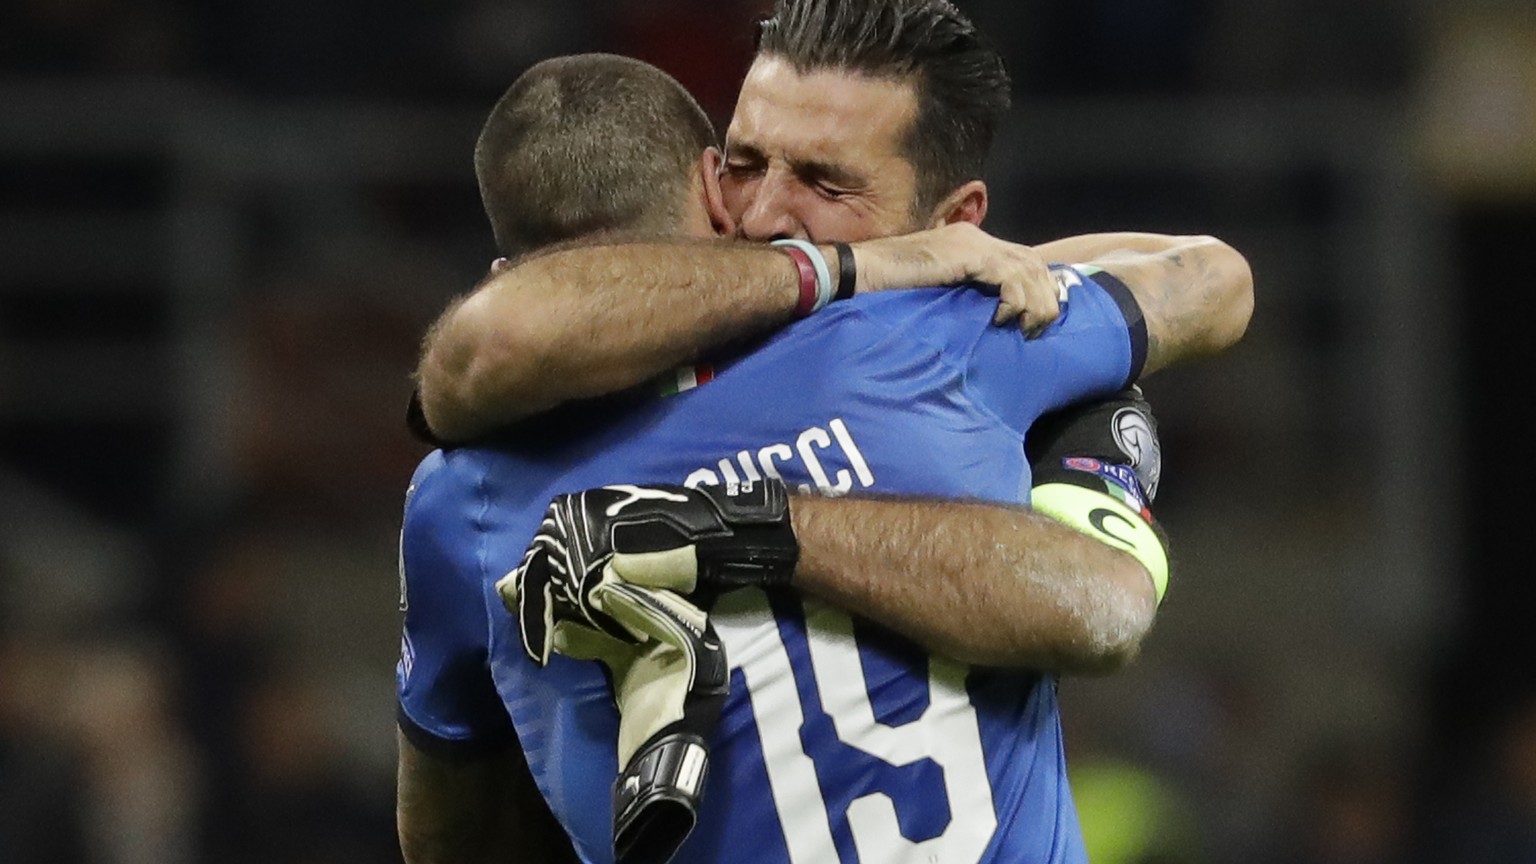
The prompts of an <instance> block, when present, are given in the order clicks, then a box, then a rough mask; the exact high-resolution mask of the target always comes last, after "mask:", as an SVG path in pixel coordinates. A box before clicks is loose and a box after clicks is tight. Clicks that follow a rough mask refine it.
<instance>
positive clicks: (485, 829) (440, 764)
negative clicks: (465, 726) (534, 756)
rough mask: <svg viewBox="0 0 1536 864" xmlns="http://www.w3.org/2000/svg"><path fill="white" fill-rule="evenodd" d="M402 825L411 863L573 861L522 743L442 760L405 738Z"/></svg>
mask: <svg viewBox="0 0 1536 864" xmlns="http://www.w3.org/2000/svg"><path fill="white" fill-rule="evenodd" d="M399 745H400V770H399V777H398V786H397V790H396V795H397V798H396V824H397V828H398V830H399V834H400V850H401V853H402V854H403V856H404V858H405V861H406V864H505V862H511V861H522V862H529V864H567V862H574V861H575V860H576V858H575V855H574V854H573V853H572V852H571V846H570V841H569V840H568V839H567V838H566V837H565V835H564V834H563V833H561V832H560V830H559V828H558V827H557V826H555V825H554V817H552V816H550V815H549V811H548V809H547V808H545V806H544V803H543V801H542V799H540V798H538V792H537V790H536V789H534V787H533V785H532V783H533V781H532V778H530V777H528V776H527V774H528V768H527V766H526V765H525V764H524V763H523V760H522V758H521V756H520V754H519V753H518V752H517V751H516V750H515V748H514V749H511V750H509V751H507V752H506V753H504V754H500V755H497V756H491V757H487V758H484V759H478V760H473V761H457V760H454V761H450V760H444V759H439V758H437V757H435V756H431V755H428V754H426V753H423V752H422V751H420V750H418V749H416V748H415V747H414V746H412V745H411V743H410V742H409V741H407V740H406V739H405V737H404V736H400V739H399Z"/></svg>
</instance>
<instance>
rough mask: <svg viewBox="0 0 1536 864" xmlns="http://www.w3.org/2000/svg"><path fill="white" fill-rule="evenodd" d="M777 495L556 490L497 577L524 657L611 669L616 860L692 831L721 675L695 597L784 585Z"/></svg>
mask: <svg viewBox="0 0 1536 864" xmlns="http://www.w3.org/2000/svg"><path fill="white" fill-rule="evenodd" d="M786 495H787V493H786V490H785V488H784V485H783V483H782V482H780V481H778V480H766V481H759V482H757V483H754V484H751V485H746V484H742V485H737V486H730V487H708V488H704V489H689V488H686V487H682V486H672V485H655V486H631V485H620V486H607V487H603V488H601V489H590V490H587V491H585V492H578V493H574V494H569V495H561V496H559V497H557V498H556V499H555V500H554V501H553V502H551V504H550V506H549V509H548V510H547V511H546V513H545V518H544V522H543V524H542V525H541V526H540V528H539V532H538V534H537V535H535V537H534V539H533V542H532V544H531V545H530V546H529V549H528V552H527V554H526V555H525V556H524V558H523V562H522V564H521V565H520V566H519V567H518V568H517V569H516V570H514V571H513V572H512V573H509V574H507V576H506V577H504V578H503V579H502V580H501V581H500V582H498V583H497V585H496V588H497V591H498V593H499V594H500V595H501V598H502V602H503V604H504V605H505V606H506V607H507V609H508V611H510V612H511V613H512V614H513V615H514V616H515V617H516V619H517V622H518V630H519V632H520V634H521V638H522V640H523V648H524V650H525V651H526V652H527V654H528V656H529V657H531V658H532V659H533V660H534V661H535V662H537V663H539V664H540V665H544V664H546V663H548V661H549V657H550V654H551V653H559V654H563V655H565V656H568V657H572V658H574V659H594V660H600V661H602V662H603V663H604V664H605V665H606V666H607V667H608V670H609V672H610V675H611V678H612V681H613V685H614V695H615V700H616V701H617V703H618V707H619V715H620V720H619V742H618V751H619V752H618V756H619V765H620V773H619V776H618V779H617V780H616V781H615V783H614V787H613V799H614V800H613V811H614V850H615V860H616V861H617V862H619V864H653V862H654V864H660V862H665V861H666V860H668V859H669V858H670V857H671V856H672V854H673V853H674V852H676V850H677V848H678V847H679V846H681V845H682V842H683V841H684V840H685V839H686V838H687V836H688V834H689V833H690V832H691V831H692V829H693V825H694V824H695V821H696V819H697V815H698V806H699V800H700V797H701V796H702V794H703V786H704V778H705V776H706V772H707V768H708V761H709V751H708V744H707V739H708V736H709V733H710V731H711V730H712V729H713V728H714V724H715V722H716V721H717V719H718V717H719V712H720V706H721V705H722V704H723V702H724V699H725V696H726V693H727V690H728V685H729V680H730V679H729V671H728V668H727V664H726V658H725V653H724V651H723V649H722V647H721V645H720V641H719V638H718V637H717V636H716V634H715V631H714V628H713V626H712V625H711V624H710V622H709V619H708V616H707V615H706V614H705V612H704V611H703V610H702V608H701V606H707V604H708V602H709V601H710V600H712V598H713V596H714V595H716V594H718V593H721V592H724V591H728V590H731V589H734V588H741V587H747V586H760V587H773V586H779V585H785V584H788V582H789V577H790V574H791V573H792V572H793V570H794V566H795V562H796V561H797V560H798V558H799V545H798V543H796V541H795V537H794V532H793V530H792V529H791V527H790V522H789V508H788V501H787V497H786ZM683 594H688V595H691V596H693V597H694V598H695V599H697V600H698V601H699V602H698V603H697V604H696V603H695V602H690V599H687V598H685V597H683V596H681V595H683Z"/></svg>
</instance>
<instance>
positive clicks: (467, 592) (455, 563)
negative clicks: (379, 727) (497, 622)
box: [395, 452, 514, 755]
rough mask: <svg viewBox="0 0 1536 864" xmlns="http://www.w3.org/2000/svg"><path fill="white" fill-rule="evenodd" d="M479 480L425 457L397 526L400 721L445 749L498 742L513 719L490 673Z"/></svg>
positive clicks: (436, 456) (509, 735)
mask: <svg viewBox="0 0 1536 864" xmlns="http://www.w3.org/2000/svg"><path fill="white" fill-rule="evenodd" d="M484 506H485V504H484V502H483V501H482V500H480V495H479V493H478V490H477V487H476V486H475V485H474V484H472V483H469V482H465V481H464V479H463V478H461V477H456V476H455V475H454V471H453V470H450V469H448V468H447V467H446V466H445V465H444V461H443V457H442V454H441V452H436V453H433V454H432V455H431V456H428V457H427V459H426V460H425V461H423V462H422V464H421V466H420V467H419V468H417V470H416V476H414V477H413V478H411V486H410V489H408V490H407V492H406V505H405V520H404V523H403V525H402V527H401V531H400V607H401V611H402V612H403V613H404V624H403V628H402V634H401V640H400V663H399V665H398V666H397V667H396V669H395V687H396V695H397V696H398V698H399V717H398V720H399V724H400V730H401V732H402V733H404V734H405V736H406V737H407V738H408V739H409V740H410V741H411V743H412V744H414V745H416V746H417V747H418V748H421V749H423V750H427V751H431V752H438V753H445V754H447V755H453V754H456V753H458V754H462V753H473V752H480V751H485V750H491V749H496V748H500V747H504V746H506V745H507V744H509V743H511V742H512V741H513V740H514V737H513V734H514V733H513V731H512V722H511V719H510V718H509V717H508V716H507V712H506V708H505V707H504V706H503V704H502V701H501V698H500V696H499V695H498V694H497V692H496V688H495V684H494V683H493V681H492V679H491V671H490V665H489V661H488V650H487V647H486V645H487V642H488V640H489V634H490V623H489V620H488V616H487V613H486V605H485V604H486V600H485V588H484V584H485V581H484V578H483V574H482V568H481V566H480V563H479V562H480V558H481V555H480V546H481V541H480V539H479V538H478V537H477V536H476V534H477V531H476V528H475V525H476V519H475V515H476V513H477V512H478V511H479V508H482V507H484Z"/></svg>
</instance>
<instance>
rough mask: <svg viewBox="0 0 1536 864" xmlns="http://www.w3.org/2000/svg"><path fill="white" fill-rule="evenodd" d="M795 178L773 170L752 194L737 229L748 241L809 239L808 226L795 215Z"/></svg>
mask: <svg viewBox="0 0 1536 864" xmlns="http://www.w3.org/2000/svg"><path fill="white" fill-rule="evenodd" d="M794 184H795V181H794V178H793V177H790V176H789V175H788V173H787V172H784V171H782V170H779V169H777V168H770V169H769V170H768V171H767V172H765V173H764V175H763V177H762V179H761V180H759V181H758V182H757V184H756V185H755V187H754V188H753V189H752V191H751V193H750V194H751V199H750V200H749V201H748V202H747V207H746V209H745V210H743V211H742V214H741V224H740V225H739V226H738V227H737V230H738V231H739V232H740V234H741V236H742V237H744V238H746V239H748V240H757V241H760V242H766V241H770V240H783V239H785V238H790V237H794V238H799V239H801V240H804V239H807V235H806V231H805V226H804V225H802V224H801V223H800V220H799V219H797V218H796V217H795V215H794V206H793V205H794V191H795V190H794Z"/></svg>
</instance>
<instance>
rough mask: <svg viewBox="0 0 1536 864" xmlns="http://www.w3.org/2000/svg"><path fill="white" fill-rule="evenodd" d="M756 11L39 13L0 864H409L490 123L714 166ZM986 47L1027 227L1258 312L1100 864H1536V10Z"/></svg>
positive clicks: (1, 496)
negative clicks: (538, 85) (433, 401)
mask: <svg viewBox="0 0 1536 864" xmlns="http://www.w3.org/2000/svg"><path fill="white" fill-rule="evenodd" d="M766 5H767V4H766V3H765V2H758V0H708V2H705V0H669V2H665V3H661V2H638V0H625V2H621V0H442V2H435V3H415V2H404V0H382V2H380V0H374V2H366V3H365V2H361V0H325V2H315V0H263V2H251V0H238V2H234V0H232V2H226V3H197V4H194V3H186V2H177V0H131V2H130V0H11V2H7V3H6V4H4V9H3V10H0V862H5V864H55V862H57V864H66V862H70V864H72V862H90V864H141V862H142V864H149V862H154V864H194V862H210V864H215V862H216V864H223V862H236V864H238V862H252V864H255V862H262V864H267V862H295V864H301V862H343V861H344V862H348V864H360V862H388V861H398V860H399V853H398V851H397V848H396V845H395V839H394V830H393V794H394V779H393V766H394V725H393V724H394V720H393V666H394V659H395V655H396V651H397V644H398V621H397V610H396V590H397V583H396V575H395V574H396V566H395V556H396V549H395V547H396V532H397V530H398V518H399V509H400V505H401V501H402V494H403V490H404V488H405V485H406V481H407V480H408V478H409V476H410V473H411V470H412V468H413V466H414V464H415V462H416V461H417V460H418V459H419V458H420V457H421V456H423V455H425V452H426V451H425V448H423V447H422V446H420V445H418V444H417V443H415V442H414V441H412V440H411V439H410V438H409V437H408V435H407V433H406V431H405V427H404V424H403V416H404V409H405V404H406V400H407V397H408V395H409V393H410V389H411V384H410V381H409V373H410V371H411V369H412V366H413V361H414V359H415V353H416V348H417V345H418V340H419V338H420V335H421V333H422V331H423V330H424V328H425V327H426V325H427V324H428V323H429V322H430V321H431V320H432V318H433V317H434V315H435V313H436V312H437V311H438V310H439V309H440V308H441V307H442V306H443V305H444V304H445V303H446V302H447V301H448V300H449V299H450V298H451V297H452V296H454V295H455V294H458V293H461V292H463V291H465V290H467V289H468V288H469V287H470V286H471V285H473V284H474V282H475V281H476V280H477V278H478V277H479V276H480V275H481V273H482V272H483V270H484V268H485V266H486V264H487V263H488V262H489V260H490V259H491V258H492V257H493V255H494V250H493V247H492V242H491V237H490V232H489V230H488V229H487V228H486V226H485V224H484V221H483V215H482V213H481V210H480V204H479V200H478V197H477V194H476V191H475V187H474V178H473V174H472V168H471V161H470V154H471V149H472V146H473V142H474V139H475V135H476V134H477V132H478V129H479V123H480V120H481V118H482V117H483V115H484V113H485V112H486V111H487V110H488V109H489V107H490V105H491V104H492V102H493V101H494V100H495V98H496V97H497V96H498V95H500V93H501V91H502V90H503V89H504V88H505V87H506V86H507V85H508V84H509V83H510V82H511V81H512V79H513V78H514V77H515V76H516V75H517V74H518V73H519V72H521V71H522V70H523V69H524V68H526V67H527V66H528V65H529V64H531V63H532V62H535V61H537V60H539V59H541V58H543V57H547V56H550V55H553V54H559V53H567V52H574V51H590V50H603V51H612V52H618V53H624V54H631V55H634V56H638V57H641V58H643V59H646V60H650V61H652V62H654V63H656V64H658V65H660V66H661V67H662V68H664V69H666V70H668V71H669V72H671V73H673V74H674V75H676V76H677V77H678V78H679V79H680V80H681V81H683V82H684V83H685V84H686V85H687V86H688V87H689V88H690V89H691V90H692V91H693V92H694V93H695V94H696V95H697V96H698V97H699V99H700V101H701V103H703V104H704V106H705V107H706V109H707V110H708V111H709V112H710V113H711V115H712V116H714V117H715V118H716V119H717V121H718V122H720V123H721V126H722V129H723V125H724V121H725V119H726V118H727V117H728V116H729V112H730V110H731V107H732V100H733V97H734V93H735V89H736V87H737V85H738V83H739V81H740V77H741V74H742V73H743V71H744V70H745V67H746V63H747V61H748V58H749V56H750V50H751V49H750V39H749V33H750V26H749V25H750V21H751V20H752V18H753V16H754V15H756V14H757V13H758V12H760V11H762V10H763V9H764V8H765V7H766ZM960 5H961V7H962V8H963V9H965V10H966V11H968V12H969V13H970V14H971V15H972V16H973V17H974V18H975V19H976V21H977V22H978V23H979V24H980V25H981V26H982V27H983V28H984V29H986V30H987V31H989V32H990V33H991V35H992V36H993V37H994V38H995V39H996V40H997V41H998V43H999V44H1000V45H1001V46H1002V47H1003V49H1004V50H1005V52H1006V54H1007V55H1008V57H1009V60H1010V63H1011V68H1012V70H1013V73H1014V76H1015V79H1016V100H1015V103H1016V104H1015V108H1014V110H1013V113H1012V115H1011V117H1010V119H1009V123H1008V126H1007V128H1006V129H1005V130H1004V132H1003V135H1002V140H1001V141H1000V142H999V146H998V149H997V152H996V156H995V158H994V161H993V164H992V167H991V176H990V178H989V179H990V180H991V183H992V191H993V212H992V216H991V217H989V226H988V227H990V228H991V229H992V230H993V231H994V232H996V233H1000V234H1003V235H1006V236H1009V237H1010V238H1013V239H1017V240H1021V241H1024V242H1031V241H1043V240H1046V239H1051V238H1054V237H1058V236H1063V235H1066V234H1071V233H1077V232H1082V231H1093V230H1108V229H1138V230H1149V231H1164V232H1174V233H1212V234H1216V235H1218V236H1221V237H1222V238H1224V239H1226V240H1228V241H1230V242H1231V243H1233V244H1234V245H1236V246H1237V247H1238V248H1239V249H1240V250H1242V251H1243V252H1245V253H1246V254H1247V255H1248V257H1249V259H1250V261H1251V263H1252V265H1253V269H1254V272H1255V274H1256V279H1257V299H1258V305H1257V310H1256V313H1255V315H1254V319H1253V326H1252V328H1251V329H1250V331H1249V334H1248V336H1247V338H1246V339H1245V341H1244V342H1243V343H1241V344H1240V345H1239V346H1238V347H1237V348H1236V349H1235V350H1233V351H1232V352H1230V353H1229V354H1228V355H1226V356H1225V357H1222V358H1220V359H1218V360H1215V361H1212V362H1210V363H1207V364H1204V365H1201V366H1197V367H1192V368H1189V369H1185V370H1177V371H1171V372H1168V373H1166V374H1163V375H1159V376H1158V377H1157V378H1154V379H1152V380H1151V381H1149V382H1148V383H1147V386H1146V389H1147V392H1148V394H1149V396H1150V398H1151V400H1152V402H1153V404H1154V406H1155V407H1156V408H1157V410H1158V414H1159V418H1160V421H1161V424H1162V432H1163V445H1164V459H1165V474H1164V477H1165V480H1164V484H1163V491H1162V493H1161V497H1160V507H1159V514H1160V516H1161V518H1162V520H1163V522H1164V524H1165V525H1166V526H1167V528H1168V530H1169V532H1170V534H1171V536H1172V538H1173V540H1174V544H1175V545H1174V553H1175V560H1176V567H1175V581H1174V583H1173V585H1172V588H1171V591H1170V594H1169V598H1168V601H1167V602H1166V604H1165V606H1164V608H1163V611H1162V613H1161V616H1160V620H1159V623H1158V625H1157V629H1156V631H1155V632H1154V634H1153V635H1152V636H1151V638H1150V639H1149V641H1148V643H1147V644H1146V647H1145V651H1144V655H1143V657H1142V659H1141V660H1140V661H1138V663H1137V664H1135V665H1134V666H1132V667H1130V668H1129V669H1127V670H1125V671H1123V672H1121V673H1120V674H1118V675H1116V676H1113V677H1110V678H1106V679H1099V680H1077V679H1068V680H1066V681H1064V682H1063V683H1062V686H1061V691H1062V701H1063V712H1064V715H1065V723H1066V726H1067V734H1068V746H1069V751H1068V759H1069V764H1070V766H1071V769H1072V773H1073V775H1074V782H1075V784H1076V789H1077V795H1078V799H1079V803H1080V808H1081V811H1082V819H1083V822H1084V824H1085V830H1086V831H1087V834H1088V837H1089V842H1090V847H1091V849H1092V851H1093V854H1094V860H1095V862H1097V864H1225V862H1261V864H1266V862H1273V864H1280V862H1308V864H1356V862H1358V864H1368V862H1370V864H1374V862H1457V864H1478V862H1536V671H1533V662H1532V661H1533V659H1536V621H1533V616H1536V603H1533V601H1532V600H1531V599H1530V595H1531V594H1532V593H1536V591H1533V590H1532V589H1531V588H1530V586H1529V584H1528V583H1529V582H1530V580H1531V574H1532V567H1531V564H1530V563H1529V560H1528V552H1527V548H1528V542H1527V541H1528V537H1529V533H1530V530H1531V528H1530V524H1531V517H1532V514H1533V512H1536V511H1533V508H1532V505H1531V504H1530V503H1529V501H1530V495H1529V490H1531V489H1536V477H1533V469H1532V459H1531V457H1530V454H1529V451H1530V449H1531V447H1530V443H1529V442H1528V441H1527V439H1526V438H1525V436H1524V433H1525V432H1526V431H1527V429H1528V428H1529V427H1528V426H1527V425H1526V420H1525V418H1526V416H1527V415H1526V414H1525V413H1524V410H1525V405H1524V403H1525V400H1526V399H1527V398H1529V397H1528V394H1529V392H1530V391H1529V388H1528V386H1527V385H1526V383H1525V381H1524V380H1523V379H1524V375H1525V374H1527V373H1528V372H1529V370H1530V369H1531V366H1532V364H1531V363H1530V361H1529V352H1530V351H1531V347H1530V345H1531V340H1530V336H1529V333H1530V331H1531V322H1532V321H1533V320H1536V318H1533V315H1532V312H1533V306H1536V304H1533V300H1532V295H1533V293H1536V292H1533V291H1532V287H1531V286H1532V282H1531V276H1530V275H1529V271H1528V268H1527V266H1526V259H1525V256H1526V254H1528V252H1529V251H1530V249H1531V248H1532V247H1533V245H1536V6H1533V5H1532V4H1531V3H1530V0H1505V2H1500V0H1458V2H1456V3H1431V2H1428V0H1422V2H1415V0H1348V2H1337V0H969V2H965V0H961V2H960ZM1522 561H1524V562H1526V563H1523V564H1522V563H1521V562H1522ZM509 860H511V858H510V854H509Z"/></svg>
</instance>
